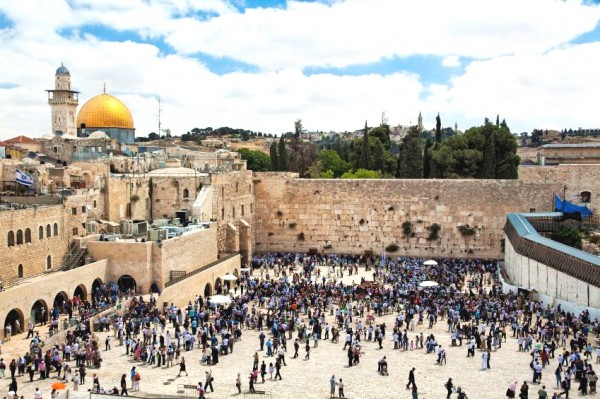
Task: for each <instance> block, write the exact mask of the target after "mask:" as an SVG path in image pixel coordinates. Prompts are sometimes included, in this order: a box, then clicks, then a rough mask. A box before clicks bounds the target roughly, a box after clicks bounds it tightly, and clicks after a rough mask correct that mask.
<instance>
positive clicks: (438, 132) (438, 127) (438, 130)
mask: <svg viewBox="0 0 600 399" xmlns="http://www.w3.org/2000/svg"><path fill="white" fill-rule="evenodd" d="M435 142H436V143H441V142H442V120H441V119H440V113H439V112H438V114H437V116H436V117H435Z"/></svg>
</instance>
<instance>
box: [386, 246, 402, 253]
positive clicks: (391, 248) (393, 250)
mask: <svg viewBox="0 0 600 399" xmlns="http://www.w3.org/2000/svg"><path fill="white" fill-rule="evenodd" d="M399 249H400V247H399V246H398V245H397V244H390V245H388V246H387V247H385V252H390V253H394V252H398V250H399Z"/></svg>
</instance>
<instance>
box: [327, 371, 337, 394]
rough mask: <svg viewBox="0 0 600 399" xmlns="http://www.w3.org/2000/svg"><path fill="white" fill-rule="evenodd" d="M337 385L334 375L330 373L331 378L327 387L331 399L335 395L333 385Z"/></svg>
mask: <svg viewBox="0 0 600 399" xmlns="http://www.w3.org/2000/svg"><path fill="white" fill-rule="evenodd" d="M336 385H337V383H336V381H335V375H332V376H331V378H330V379H329V388H330V395H329V397H330V398H331V399H333V398H334V397H335V386H336Z"/></svg>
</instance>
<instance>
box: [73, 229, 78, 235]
mask: <svg viewBox="0 0 600 399" xmlns="http://www.w3.org/2000/svg"><path fill="white" fill-rule="evenodd" d="M73 235H74V236H77V235H79V231H78V229H77V227H73Z"/></svg>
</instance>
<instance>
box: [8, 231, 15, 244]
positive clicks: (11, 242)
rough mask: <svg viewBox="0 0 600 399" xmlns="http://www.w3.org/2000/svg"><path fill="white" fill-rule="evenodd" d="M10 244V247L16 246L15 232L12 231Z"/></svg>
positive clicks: (9, 233) (9, 234)
mask: <svg viewBox="0 0 600 399" xmlns="http://www.w3.org/2000/svg"><path fill="white" fill-rule="evenodd" d="M8 246H9V247H14V246H15V233H13V232H12V231H9V232H8Z"/></svg>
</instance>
